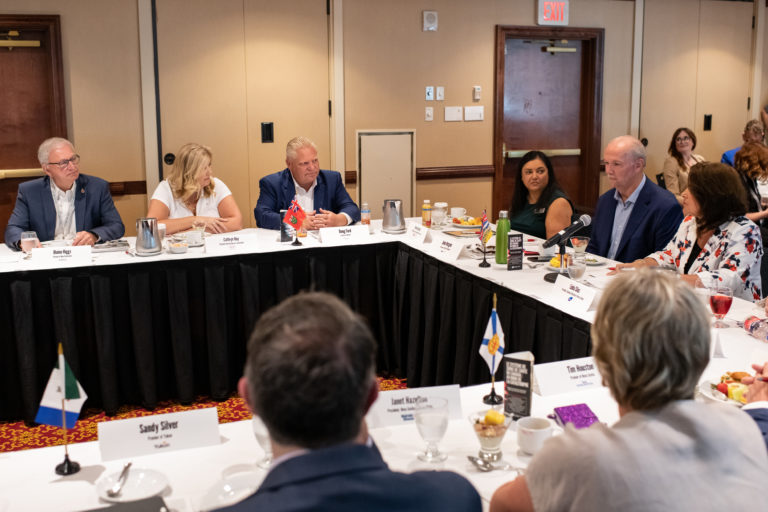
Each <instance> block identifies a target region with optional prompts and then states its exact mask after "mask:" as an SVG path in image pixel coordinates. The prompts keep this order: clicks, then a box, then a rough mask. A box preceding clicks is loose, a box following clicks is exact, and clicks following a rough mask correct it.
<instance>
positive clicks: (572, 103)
mask: <svg viewBox="0 0 768 512" xmlns="http://www.w3.org/2000/svg"><path fill="white" fill-rule="evenodd" d="M602 41H603V30H602V29H579V28H549V27H502V26H498V27H497V29H496V127H495V143H494V147H495V155H494V164H495V176H494V183H493V211H494V218H495V217H497V215H498V213H497V212H498V211H499V210H506V209H508V208H509V205H510V202H511V199H512V194H513V192H514V186H515V174H516V172H517V166H518V162H519V160H520V157H521V156H522V155H523V154H525V153H526V152H527V151H530V150H534V149H535V150H539V151H544V152H545V153H548V154H549V155H550V158H551V160H552V164H553V166H554V169H555V175H556V176H557V179H558V181H559V182H560V185H561V186H562V187H563V189H564V190H565V192H566V193H567V194H568V195H569V196H570V198H571V200H572V201H573V203H574V205H575V206H576V208H577V210H578V211H580V212H584V211H586V212H592V211H593V209H594V206H595V203H596V202H597V197H598V189H599V170H600V164H599V162H600V133H601V119H602V118H601V97H602V52H603V42H602ZM552 47H558V48H557V49H556V50H554V51H552V50H551V48H552ZM548 49H549V50H548Z"/></svg>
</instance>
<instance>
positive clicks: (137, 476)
mask: <svg viewBox="0 0 768 512" xmlns="http://www.w3.org/2000/svg"><path fill="white" fill-rule="evenodd" d="M120 473H121V471H118V472H116V473H112V474H111V475H109V476H106V477H104V478H102V479H101V480H99V481H98V482H96V493H97V494H98V495H99V497H100V498H101V499H103V500H105V501H111V502H114V503H121V502H125V501H136V500H142V499H144V498H151V497H152V496H157V495H158V494H160V493H161V492H163V491H164V490H165V488H166V487H168V479H167V478H166V477H165V475H164V474H162V473H160V472H159V471H155V470H153V469H142V468H131V469H129V470H128V480H126V482H125V485H124V486H123V490H122V491H120V494H118V495H117V496H115V497H110V496H108V495H107V490H109V489H111V488H112V486H113V485H115V483H117V479H118V478H119V477H120Z"/></svg>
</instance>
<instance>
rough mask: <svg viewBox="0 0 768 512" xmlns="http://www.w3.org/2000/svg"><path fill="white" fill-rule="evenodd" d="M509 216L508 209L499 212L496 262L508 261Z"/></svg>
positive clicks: (504, 262) (503, 262)
mask: <svg viewBox="0 0 768 512" xmlns="http://www.w3.org/2000/svg"><path fill="white" fill-rule="evenodd" d="M508 234H509V217H508V215H507V210H501V211H500V212H499V220H497V221H496V263H499V264H504V265H505V264H506V263H507V244H508V243H509V238H508V237H507V235H508Z"/></svg>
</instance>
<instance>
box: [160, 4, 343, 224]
mask: <svg viewBox="0 0 768 512" xmlns="http://www.w3.org/2000/svg"><path fill="white" fill-rule="evenodd" d="M157 41H158V42H157V47H158V61H159V69H160V71H159V89H160V112H161V116H160V117H161V130H162V152H163V154H167V153H174V152H176V151H177V150H178V148H179V147H180V146H181V145H182V144H184V143H186V142H199V143H201V144H205V145H208V146H210V147H211V149H212V151H213V171H214V174H215V175H216V176H217V177H218V178H220V179H221V180H222V181H224V183H226V185H227V186H228V187H229V188H230V190H232V193H233V195H234V198H235V201H236V202H237V204H238V206H239V207H240V211H241V213H242V214H243V225H244V226H245V227H248V226H249V225H250V226H255V220H254V218H253V208H254V206H255V204H256V200H257V199H258V194H259V186H258V183H259V179H260V178H262V177H263V176H265V175H266V174H269V173H272V172H275V171H279V170H282V169H283V168H285V145H286V143H287V142H288V141H289V140H290V139H291V138H292V137H295V136H297V135H305V136H308V137H310V138H311V139H313V140H314V141H315V143H316V144H317V146H318V157H319V158H320V165H321V167H322V168H323V169H328V168H329V167H328V166H329V163H330V124H329V114H328V99H329V77H328V69H329V68H328V16H327V13H326V5H325V2H318V1H317V0H292V1H291V2H282V3H281V2H271V1H268V0H219V1H216V2H211V1H209V0H158V1H157ZM265 122H266V123H270V122H271V123H273V126H274V142H273V143H267V142H262V141H261V123H265ZM168 171H170V167H169V166H168V165H164V173H165V174H167V173H168ZM148 192H149V193H150V194H151V192H152V191H148Z"/></svg>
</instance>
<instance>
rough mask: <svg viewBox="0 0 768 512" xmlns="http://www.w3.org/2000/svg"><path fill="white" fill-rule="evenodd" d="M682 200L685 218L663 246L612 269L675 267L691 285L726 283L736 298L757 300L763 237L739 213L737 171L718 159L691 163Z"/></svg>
mask: <svg viewBox="0 0 768 512" xmlns="http://www.w3.org/2000/svg"><path fill="white" fill-rule="evenodd" d="M682 198H683V213H684V214H685V218H684V219H683V222H682V223H681V224H680V227H679V228H678V230H677V233H676V234H675V236H674V237H673V238H672V240H671V241H670V242H669V243H668V244H667V246H666V247H665V248H664V249H662V250H661V251H658V252H655V253H653V254H651V255H649V256H647V257H645V258H643V259H640V260H636V261H634V262H632V263H627V264H618V265H617V268H619V269H620V268H624V267H646V266H658V265H663V266H669V267H674V268H675V269H676V270H677V272H678V273H679V274H681V278H682V279H683V280H685V281H686V282H688V283H689V284H691V285H696V284H698V283H701V284H702V285H703V286H706V287H711V286H715V285H725V286H728V287H730V288H731V289H732V290H733V295H734V296H735V297H741V298H742V299H745V300H749V301H755V300H759V299H760V298H761V296H762V295H761V289H760V285H761V283H760V262H761V259H762V257H763V241H762V238H761V236H760V229H759V228H758V227H757V225H756V224H755V223H754V222H752V221H751V220H749V219H747V218H746V217H745V216H744V214H745V213H746V211H747V210H746V197H745V192H744V187H743V186H742V184H741V179H740V178H739V175H738V174H737V173H736V171H735V170H734V169H733V168H732V167H730V166H728V165H725V164H720V163H699V164H696V165H694V166H693V167H692V168H691V172H690V176H689V178H688V188H687V189H686V190H685V191H684V192H683V193H682Z"/></svg>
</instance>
